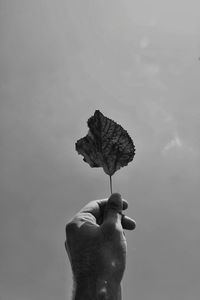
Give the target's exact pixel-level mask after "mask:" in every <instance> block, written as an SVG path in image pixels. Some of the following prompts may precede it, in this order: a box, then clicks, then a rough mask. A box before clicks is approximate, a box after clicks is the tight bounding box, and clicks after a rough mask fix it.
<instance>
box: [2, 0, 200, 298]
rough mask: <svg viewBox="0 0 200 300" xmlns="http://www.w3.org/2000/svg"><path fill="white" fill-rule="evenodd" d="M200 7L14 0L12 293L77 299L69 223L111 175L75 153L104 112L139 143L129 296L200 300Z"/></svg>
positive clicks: (9, 214) (9, 164)
mask: <svg viewBox="0 0 200 300" xmlns="http://www.w3.org/2000/svg"><path fill="white" fill-rule="evenodd" d="M199 12H200V3H199V1H195V0H190V1H186V0H184V1H183V0H182V1H180V0H173V1H172V0H170V1H159V0H152V1H147V0H146V1H144V0H143V1H142V0H140V1H130V0H125V1H120V0H117V1H114V0H112V1H105V0H102V1H97V0H93V1H91V0H90V1H89V0H86V1H80V0H79V1H74V0H73V1H72V0H65V1H64V0H57V1H52V0H48V1H44V0H35V1H29V0H24V1H22V0H19V1H12V0H9V1H6V0H1V1H0V45H1V46H0V241H1V247H0V299H2V300H47V299H48V300H55V299H70V295H71V284H72V279H71V270H70V266H69V263H68V260H67V257H66V254H65V250H64V238H65V236H64V235H65V232H64V228H65V223H66V221H67V220H68V219H69V218H71V217H72V216H73V214H74V213H75V212H76V211H77V210H78V209H80V208H81V206H83V205H84V204H85V203H87V201H89V200H92V199H97V198H105V197H107V196H109V180H108V176H106V175H105V174H104V173H103V171H102V170H100V169H98V170H96V169H91V168H89V166H88V165H87V164H85V163H83V162H82V158H81V157H80V156H78V155H77V153H75V150H74V143H75V141H76V140H77V139H78V138H80V137H82V136H84V135H85V134H86V132H87V126H86V121H87V119H88V118H89V117H90V116H91V115H92V114H93V113H94V111H95V109H100V110H101V111H102V112H103V113H104V114H105V115H106V116H108V117H110V118H112V119H114V120H116V121H117V122H118V123H120V124H121V125H122V126H123V127H124V128H125V129H126V130H127V131H128V132H129V134H130V135H131V136H132V138H133V140H134V142H135V145H136V156H135V159H134V161H133V163H130V164H129V166H128V167H126V168H123V169H121V170H120V171H119V172H117V173H116V175H115V176H114V178H113V185H114V191H118V192H120V193H121V194H122V196H123V197H124V198H125V199H127V200H128V201H129V210H128V214H129V215H130V216H133V217H134V218H135V219H136V222H137V229H136V231H135V232H134V233H129V232H127V233H126V236H127V240H128V258H127V260H128V264H127V270H126V273H125V278H124V284H123V286H124V292H123V295H124V297H123V300H130V299H137V300H146V299H148V300H169V299H170V300H173V299H176V300H179V299H181V300H197V299H199V294H200V287H199V278H200V256H199V249H200V230H199V228H200V213H199V210H200V204H199V177H200V171H199V163H200V140H199V131H200V118H199V108H200V105H199V97H200V85H199V78H200V61H199V60H198V58H199V56H200V16H199V14H200V13H199Z"/></svg>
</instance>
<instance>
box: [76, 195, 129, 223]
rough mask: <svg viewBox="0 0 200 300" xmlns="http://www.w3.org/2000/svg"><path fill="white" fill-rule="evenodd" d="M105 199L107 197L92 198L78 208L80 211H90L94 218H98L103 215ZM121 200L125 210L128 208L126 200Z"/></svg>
mask: <svg viewBox="0 0 200 300" xmlns="http://www.w3.org/2000/svg"><path fill="white" fill-rule="evenodd" d="M107 201H108V199H100V200H93V201H91V202H89V203H88V204H87V205H86V206H84V207H83V208H82V209H81V210H80V213H90V214H92V215H93V216H94V217H95V218H96V219H99V218H101V217H102V216H103V213H104V210H105V207H106V204H107ZM122 201H123V210H125V209H127V208H128V202H127V201H126V200H125V199H122Z"/></svg>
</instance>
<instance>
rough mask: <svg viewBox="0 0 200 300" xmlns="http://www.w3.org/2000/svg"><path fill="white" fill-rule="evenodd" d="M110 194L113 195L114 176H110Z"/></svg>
mask: <svg viewBox="0 0 200 300" xmlns="http://www.w3.org/2000/svg"><path fill="white" fill-rule="evenodd" d="M110 193H111V195H112V176H110Z"/></svg>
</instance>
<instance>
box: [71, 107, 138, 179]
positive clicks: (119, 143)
mask: <svg viewBox="0 0 200 300" xmlns="http://www.w3.org/2000/svg"><path fill="white" fill-rule="evenodd" d="M87 124H88V127H89V132H88V134H87V135H86V136H85V137H83V138H81V139H80V140H78V141H77V142H76V151H77V152H78V153H79V154H81V155H83V157H84V159H83V160H84V161H85V162H87V163H88V164H89V165H90V166H91V167H92V168H98V167H102V168H103V170H104V172H105V173H106V174H108V175H109V176H110V177H111V176H112V175H113V174H114V173H115V172H116V171H117V170H119V169H120V168H121V167H124V166H126V165H127V164H128V163H129V162H130V161H132V160H133V157H134V155H135V146H134V144H133V141H132V139H131V138H130V136H129V135H128V133H127V131H126V130H124V129H123V128H122V126H121V125H119V124H117V123H116V122H114V121H113V120H111V119H109V118H107V117H105V116H104V115H103V114H102V113H101V112H100V111H99V110H96V111H95V113H94V116H92V117H91V118H89V120H88V123H87Z"/></svg>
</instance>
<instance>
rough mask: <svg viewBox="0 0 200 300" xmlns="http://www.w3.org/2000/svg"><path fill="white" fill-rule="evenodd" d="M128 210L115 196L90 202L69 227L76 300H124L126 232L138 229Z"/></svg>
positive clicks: (68, 237) (70, 257)
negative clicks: (128, 215) (124, 212)
mask: <svg viewBox="0 0 200 300" xmlns="http://www.w3.org/2000/svg"><path fill="white" fill-rule="evenodd" d="M127 207H128V203H127V202H126V201H125V200H122V198H121V195H120V194H117V193H115V194H112V195H111V196H110V198H109V199H108V200H107V199H103V200H96V201H91V202H89V203H88V204H87V205H86V206H85V207H83V209H82V210H81V211H80V212H78V213H77V214H76V215H75V216H74V218H73V219H72V220H71V221H70V222H69V223H68V224H67V225H66V242H65V247H66V251H67V254H68V257H69V260H70V262H71V267H72V272H73V277H74V292H73V300H83V299H84V300H85V299H87V300H90V299H91V300H95V299H97V300H121V280H122V277H123V274H124V270H125V266H126V251H127V244H126V239H125V235H124V231H123V229H128V230H133V229H135V221H134V220H132V219H130V218H129V217H127V216H124V215H123V214H122V211H123V210H125V209H127Z"/></svg>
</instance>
